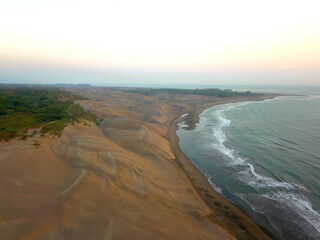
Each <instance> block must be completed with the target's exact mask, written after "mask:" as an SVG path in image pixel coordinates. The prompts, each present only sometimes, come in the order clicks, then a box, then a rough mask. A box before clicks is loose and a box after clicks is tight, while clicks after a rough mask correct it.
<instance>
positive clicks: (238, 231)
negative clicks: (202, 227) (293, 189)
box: [167, 94, 283, 240]
mask: <svg viewBox="0 0 320 240" xmlns="http://www.w3.org/2000/svg"><path fill="white" fill-rule="evenodd" d="M278 96H283V95H281V94H267V95H266V94H264V95H254V96H250V97H241V98H232V99H230V98H228V99H220V100H218V101H216V102H211V103H206V104H203V105H200V106H194V107H192V108H191V109H189V112H188V111H181V112H179V113H177V114H176V115H175V117H174V119H173V120H172V121H171V122H170V124H169V128H168V133H167V138H168V140H169V141H170V143H171V148H172V152H173V153H174V155H175V157H176V158H175V160H176V163H177V164H178V166H179V167H180V168H181V169H182V170H183V172H184V173H185V174H186V176H187V177H188V179H189V180H190V182H191V184H192V186H193V188H194V189H195V191H196V193H197V194H198V196H199V198H200V199H201V200H202V201H203V202H204V204H206V205H207V206H208V207H209V209H210V214H208V216H207V217H208V219H209V220H210V221H211V222H212V223H214V224H217V225H219V226H221V227H223V228H224V229H225V230H227V231H228V232H229V233H230V234H231V235H232V236H234V237H236V238H237V239H259V240H260V239H261V240H263V239H276V238H275V236H273V234H272V233H270V232H269V231H268V230H266V229H265V228H263V227H262V226H260V225H259V224H258V223H257V222H256V221H255V220H254V219H253V218H252V217H251V216H250V215H249V214H248V213H247V212H245V211H244V210H243V209H241V208H240V207H238V206H237V205H235V204H233V203H232V202H230V201H229V200H228V199H227V198H225V197H224V196H223V195H222V194H220V193H219V192H217V191H216V190H215V189H214V188H213V187H212V186H211V184H210V183H209V181H208V179H207V178H206V177H205V176H204V174H203V173H202V172H201V171H200V170H199V169H198V168H197V167H196V166H195V165H194V164H193V162H192V161H191V159H189V158H188V157H187V156H186V155H185V154H184V153H183V152H182V150H181V149H180V147H179V137H178V136H177V134H176V131H177V130H178V126H177V123H179V122H181V121H182V120H184V121H185V123H186V124H188V126H189V127H187V128H186V129H187V130H193V129H194V128H195V126H196V123H198V122H199V119H200V114H201V113H202V112H203V111H204V110H206V109H208V108H210V107H213V106H217V105H221V104H226V103H236V102H243V101H263V100H266V99H273V98H275V97H278ZM185 113H189V114H188V115H187V116H185V117H184V118H183V119H181V118H180V117H181V115H182V114H185Z"/></svg>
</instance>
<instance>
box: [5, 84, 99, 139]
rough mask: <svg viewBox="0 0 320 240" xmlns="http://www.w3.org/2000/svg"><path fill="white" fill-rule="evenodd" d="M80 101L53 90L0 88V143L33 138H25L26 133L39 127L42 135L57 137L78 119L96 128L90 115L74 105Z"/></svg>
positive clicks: (94, 119) (69, 94)
mask: <svg viewBox="0 0 320 240" xmlns="http://www.w3.org/2000/svg"><path fill="white" fill-rule="evenodd" d="M82 99H84V98H83V97H80V96H77V95H73V94H71V93H69V92H66V91H61V90H59V89H55V88H40V87H29V88H28V87H24V88H23V87H19V88H7V89H5V88H1V87H0V141H1V140H5V141H8V140H10V139H12V138H16V137H18V138H19V139H20V140H25V139H27V138H28V137H30V136H33V135H34V134H35V132H34V133H33V134H32V135H28V134H27V130H28V129H32V128H39V127H41V126H43V128H42V129H41V134H42V135H43V134H46V133H51V134H53V135H59V134H60V133H61V131H62V130H63V129H64V128H65V127H66V126H67V125H68V124H69V123H70V122H73V121H75V122H80V119H85V120H87V121H92V122H94V123H96V124H97V123H98V122H97V117H96V116H95V115H94V114H93V113H91V112H85V111H84V110H83V109H82V108H81V107H80V106H79V105H76V104H74V101H76V100H82Z"/></svg>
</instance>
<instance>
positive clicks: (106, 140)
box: [0, 87, 274, 240]
mask: <svg viewBox="0 0 320 240" xmlns="http://www.w3.org/2000/svg"><path fill="white" fill-rule="evenodd" d="M66 90H68V91H70V92H73V93H76V94H78V95H81V96H83V97H85V98H86V99H87V100H81V101H78V102H77V103H78V104H80V105H81V106H82V107H83V108H84V109H85V110H90V111H91V112H93V113H94V114H96V115H97V116H98V119H99V126H97V125H95V124H93V123H85V124H84V123H78V124H75V125H69V126H68V127H66V128H65V129H64V130H63V132H62V133H61V135H60V136H59V137H52V136H44V137H43V136H40V135H37V134H36V135H34V136H33V137H31V138H29V139H27V140H25V141H18V140H12V141H9V142H6V143H1V144H0V151H1V155H0V185H1V188H0V189H1V190H0V194H1V196H2V201H1V202H0V213H1V222H0V223H1V224H0V227H1V230H2V231H1V233H0V238H2V239H97V240H98V239H105V238H106V237H107V238H108V239H272V237H270V236H269V234H268V233H265V232H264V230H263V229H261V227H260V226H259V225H258V224H256V223H255V222H254V221H253V220H252V218H251V217H249V215H247V214H246V213H245V212H244V211H243V210H241V209H240V208H238V207H236V206H234V205H233V204H232V203H230V202H229V201H228V200H226V199H225V198H224V197H223V196H221V195H220V194H219V193H217V192H215V191H214V190H213V188H212V187H211V186H210V184H209V183H208V181H207V179H206V178H205V176H203V174H202V173H201V172H200V171H199V170H198V169H197V168H196V167H195V166H194V165H193V164H192V162H191V161H190V160H189V159H188V158H187V157H186V156H185V155H184V154H183V153H182V152H181V151H180V149H179V146H178V138H177V136H176V129H177V128H176V123H177V122H178V121H179V120H180V116H181V115H182V114H184V113H187V112H188V113H190V114H189V115H188V117H189V120H188V121H189V122H190V123H193V124H195V123H196V122H197V121H198V114H199V113H201V112H202V111H203V110H204V109H206V108H208V107H210V106H213V105H215V104H221V103H225V102H228V101H232V102H237V101H249V100H262V99H265V98H271V97H274V95H256V96H248V97H243V98H230V99H221V98H215V97H206V96H195V95H170V94H159V95H156V96H143V95H139V94H130V93H126V92H123V89H118V88H94V87H92V88H66ZM35 141H36V142H37V143H38V144H37V145H36V146H35V145H34V142H35Z"/></svg>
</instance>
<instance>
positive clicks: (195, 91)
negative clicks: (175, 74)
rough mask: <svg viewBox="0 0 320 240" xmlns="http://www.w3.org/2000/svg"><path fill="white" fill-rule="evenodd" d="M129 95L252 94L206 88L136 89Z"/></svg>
mask: <svg viewBox="0 0 320 240" xmlns="http://www.w3.org/2000/svg"><path fill="white" fill-rule="evenodd" d="M126 92H129V93H136V94H141V95H147V96H154V95H157V94H160V93H169V94H195V95H205V96H214V97H233V96H243V95H250V94H252V93H251V92H250V91H247V92H237V91H232V90H231V89H219V88H206V89H179V88H136V89H134V90H126Z"/></svg>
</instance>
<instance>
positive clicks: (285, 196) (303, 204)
mask: <svg viewBox="0 0 320 240" xmlns="http://www.w3.org/2000/svg"><path fill="white" fill-rule="evenodd" d="M262 196H264V197H266V198H269V199H272V200H275V201H278V202H280V203H281V204H285V205H287V206H288V207H290V208H291V209H292V210H293V211H295V212H296V213H297V214H299V215H300V216H301V217H302V218H304V219H305V220H306V221H308V222H309V223H310V224H311V225H312V226H313V227H314V228H315V229H316V230H317V231H318V232H319V233H320V214H319V213H318V212H317V211H316V210H314V209H313V207H312V205H311V203H310V202H308V201H307V200H306V199H305V198H304V197H303V196H302V195H298V194H294V193H286V192H277V193H272V194H265V195H262Z"/></svg>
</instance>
